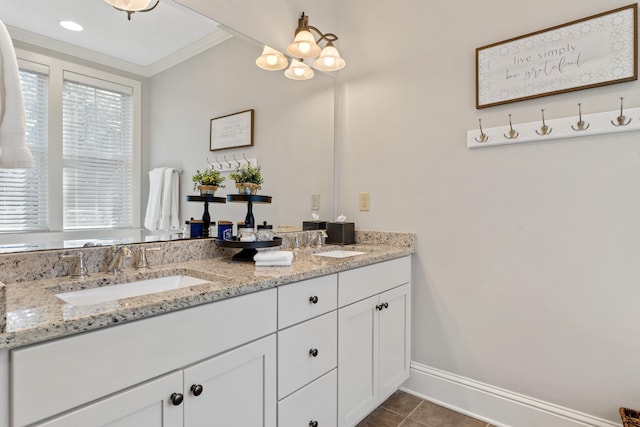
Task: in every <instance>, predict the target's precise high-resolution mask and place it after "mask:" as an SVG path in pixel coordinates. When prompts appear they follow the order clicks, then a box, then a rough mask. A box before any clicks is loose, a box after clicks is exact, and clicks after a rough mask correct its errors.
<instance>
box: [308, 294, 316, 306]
mask: <svg viewBox="0 0 640 427" xmlns="http://www.w3.org/2000/svg"><path fill="white" fill-rule="evenodd" d="M309 302H310V303H311V304H317V303H318V297H317V296H315V295H314V296H312V297H309Z"/></svg>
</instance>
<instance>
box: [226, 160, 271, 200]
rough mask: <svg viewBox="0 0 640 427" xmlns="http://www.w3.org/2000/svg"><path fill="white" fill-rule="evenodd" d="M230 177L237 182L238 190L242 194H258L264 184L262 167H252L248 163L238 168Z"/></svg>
mask: <svg viewBox="0 0 640 427" xmlns="http://www.w3.org/2000/svg"><path fill="white" fill-rule="evenodd" d="M229 177H230V178H231V179H232V180H234V181H235V182H236V188H237V189H238V193H240V194H256V193H257V192H258V190H260V189H261V188H262V187H261V186H260V184H262V183H263V182H264V180H263V179H262V174H261V173H260V166H251V164H249V163H247V164H246V165H241V166H238V167H237V168H236V171H235V172H231V173H230V174H229Z"/></svg>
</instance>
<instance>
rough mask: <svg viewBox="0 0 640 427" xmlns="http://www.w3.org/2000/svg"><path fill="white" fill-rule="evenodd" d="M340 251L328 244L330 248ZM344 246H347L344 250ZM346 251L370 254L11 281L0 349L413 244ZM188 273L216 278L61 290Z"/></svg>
mask: <svg viewBox="0 0 640 427" xmlns="http://www.w3.org/2000/svg"><path fill="white" fill-rule="evenodd" d="M331 249H336V248H333V247H326V248H324V250H331ZM341 249H342V248H341ZM345 249H350V250H355V251H361V252H365V254H363V255H356V256H352V257H348V258H327V257H320V256H315V255H313V253H312V252H309V251H300V252H297V253H296V256H295V258H294V261H293V264H292V265H291V266H290V267H256V266H255V265H254V263H252V262H234V261H231V258H229V257H215V258H210V259H204V260H198V261H189V262H178V263H173V264H164V265H162V266H153V267H152V268H150V269H149V270H147V271H144V272H142V271H140V270H134V269H128V270H125V271H123V273H122V274H121V275H119V276H114V275H112V274H108V273H94V274H92V275H91V276H90V277H89V278H87V279H72V278H70V277H59V278H48V279H41V280H33V281H23V282H18V283H11V284H6V290H5V291H6V328H5V331H4V333H1V334H0V349H7V348H15V347H19V346H24V345H28V344H33V343H37V342H41V341H45V340H48V339H52V338H60V337H64V336H68V335H72V334H75V333H80V332H85V331H90V330H95V329H99V328H102V327H106V326H111V325H115V324H118V323H121V322H126V321H130V320H135V319H143V318H145V317H149V316H153V315H157V314H161V313H168V312H171V311H175V310H180V309H183V308H188V307H191V306H195V305H198V304H204V303H209V302H213V301H218V300H222V299H225V298H230V297H234V296H238V295H243V294H247V293H251V292H256V291H260V290H263V289H269V288H274V287H277V286H279V285H284V284H287V283H292V282H297V281H300V280H305V279H310V278H313V277H318V276H323V275H327V274H331V273H336V272H339V271H344V270H349V269H352V268H357V267H362V266H365V265H369V264H374V263H377V262H382V261H386V260H390V259H394V258H399V257H403V256H406V255H409V254H411V253H412V252H413V248H410V247H403V246H389V245H383V244H356V245H350V246H348V247H346V248H345ZM174 274H186V275H189V276H194V277H198V278H200V279H205V280H208V281H210V282H209V283H205V284H202V285H196V286H192V287H188V288H183V289H177V290H171V291H166V292H159V293H155V294H150V295H145V296H140V297H132V298H125V299H120V300H117V301H112V302H106V303H102V304H94V305H88V306H77V307H76V306H71V305H69V304H67V303H65V302H64V301H62V300H60V299H59V298H57V297H56V296H55V294H56V293H59V292H65V291H72V290H79V289H84V288H88V287H95V286H103V285H108V284H115V283H125V282H130V281H135V280H142V279H147V278H155V277H164V276H169V275H174Z"/></svg>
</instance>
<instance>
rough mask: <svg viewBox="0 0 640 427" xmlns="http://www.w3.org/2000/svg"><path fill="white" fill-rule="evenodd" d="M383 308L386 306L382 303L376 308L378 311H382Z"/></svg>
mask: <svg viewBox="0 0 640 427" xmlns="http://www.w3.org/2000/svg"><path fill="white" fill-rule="evenodd" d="M383 308H384V307H383V306H382V304H378V305H376V309H377V310H378V311H382V309H383Z"/></svg>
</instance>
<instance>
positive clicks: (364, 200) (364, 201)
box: [358, 193, 371, 211]
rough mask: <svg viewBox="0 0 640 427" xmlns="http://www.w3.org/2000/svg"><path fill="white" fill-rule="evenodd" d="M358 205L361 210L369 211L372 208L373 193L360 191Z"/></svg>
mask: <svg viewBox="0 0 640 427" xmlns="http://www.w3.org/2000/svg"><path fill="white" fill-rule="evenodd" d="M358 206H360V210H361V211H368V210H370V209H371V195H370V194H369V193H360V197H359V199H358Z"/></svg>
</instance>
